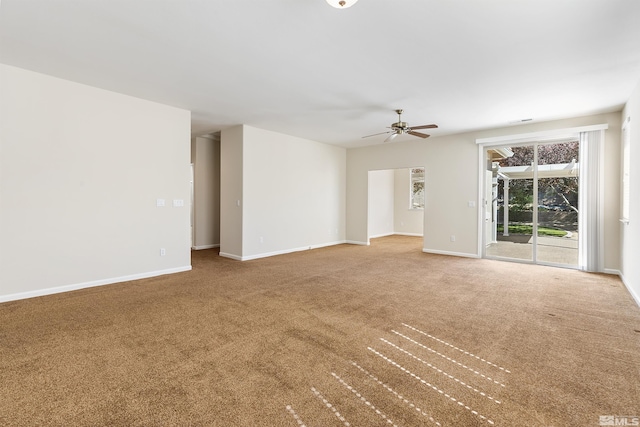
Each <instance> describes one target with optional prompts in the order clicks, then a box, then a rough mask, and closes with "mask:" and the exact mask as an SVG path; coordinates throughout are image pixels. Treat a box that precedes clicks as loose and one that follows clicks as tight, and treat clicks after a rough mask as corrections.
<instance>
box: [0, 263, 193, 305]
mask: <svg viewBox="0 0 640 427" xmlns="http://www.w3.org/2000/svg"><path fill="white" fill-rule="evenodd" d="M190 270H191V266H190V265H186V266H184V267H176V268H168V269H166V270H157V271H149V272H147V273H139V274H131V275H128V276H120V277H111V278H109V279H101V280H94V281H91V282H83V283H76V284H73V285H65V286H56V287H54V288H46V289H38V290H35V291H28V292H18V293H15V294H9V295H0V303H3V302H9V301H17V300H21V299H27V298H35V297H42V296H45V295H53V294H59V293H63V292H70V291H77V290H80V289H86V288H93V287H96V286H104V285H112V284H114V283H122V282H130V281H132V280H139V279H147V278H149V277H156V276H164V275H165V274H174V273H182V272H184V271H190Z"/></svg>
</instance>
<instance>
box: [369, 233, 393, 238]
mask: <svg viewBox="0 0 640 427" xmlns="http://www.w3.org/2000/svg"><path fill="white" fill-rule="evenodd" d="M394 234H396V233H394V232H391V233H382V234H376V235H375V236H369V238H370V239H377V238H378V237H387V236H393V235H394Z"/></svg>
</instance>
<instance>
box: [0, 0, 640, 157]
mask: <svg viewBox="0 0 640 427" xmlns="http://www.w3.org/2000/svg"><path fill="white" fill-rule="evenodd" d="M0 42H1V45H0V62H2V63H5V64H8V65H14V66H17V67H21V68H26V69H29V70H34V71H38V72H41V73H45V74H49V75H53V76H57V77H61V78H65V79H69V80H73V81H76V82H81V83H85V84H88V85H91V86H96V87H100V88H104V89H108V90H112V91H116V92H121V93H125V94H128V95H132V96H136V97H140V98H144V99H149V100H152V101H157V102H161V103H164V104H169V105H173V106H176V107H181V108H185V109H188V110H191V111H192V133H193V134H194V135H201V134H205V133H209V132H214V131H219V130H221V129H224V128H226V127H230V126H233V125H237V124H247V125H250V126H255V127H258V128H262V129H268V130H273V131H277V132H281V133H285V134H289V135H294V136H299V137H303V138H307V139H312V140H316V141H320V142H325V143H329V144H335V145H341V146H345V147H357V146H362V145H370V144H380V143H382V141H383V140H384V138H385V136H384V135H381V136H378V137H373V138H367V139H362V138H361V137H362V136H363V135H368V134H373V133H377V132H384V131H385V130H386V126H389V125H390V124H391V123H392V122H395V121H396V119H397V116H396V115H395V113H394V112H393V110H394V109H396V108H404V110H405V114H404V115H403V120H404V121H406V122H409V125H414V126H416V125H422V124H429V123H437V124H438V125H439V126H440V128H439V129H436V130H433V131H430V132H429V133H431V134H432V135H434V136H435V135H444V134H452V133H459V132H464V131H470V130H477V129H486V128H492V127H501V126H508V125H509V124H510V123H513V122H514V121H518V120H521V119H533V120H534V121H544V120H550V119H557V118H564V117H573V116H580V115H587V114H591V113H598V112H610V111H617V110H620V109H621V107H622V106H623V104H624V103H625V102H626V101H627V99H628V97H629V95H630V94H631V92H632V90H633V89H634V87H635V86H636V84H638V81H639V80H640V1H638V0H360V1H359V2H358V3H357V4H356V5H354V6H353V7H351V8H349V9H345V10H337V9H334V8H332V7H330V6H329V5H328V4H327V3H326V1H325V0H0ZM411 138H413V137H411V136H406V135H405V136H401V137H399V138H397V139H396V140H395V141H398V140H401V139H411ZM427 141H428V140H427Z"/></svg>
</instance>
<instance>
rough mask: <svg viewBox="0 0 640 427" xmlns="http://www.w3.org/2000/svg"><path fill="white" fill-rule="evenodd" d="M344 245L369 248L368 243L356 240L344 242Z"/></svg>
mask: <svg viewBox="0 0 640 427" xmlns="http://www.w3.org/2000/svg"><path fill="white" fill-rule="evenodd" d="M345 243H347V244H349V245H360V246H369V245H370V243H369V242H360V241H358V240H345Z"/></svg>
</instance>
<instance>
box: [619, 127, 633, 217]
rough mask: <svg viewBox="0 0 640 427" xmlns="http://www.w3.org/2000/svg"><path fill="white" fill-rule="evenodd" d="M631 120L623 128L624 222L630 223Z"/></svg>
mask: <svg viewBox="0 0 640 427" xmlns="http://www.w3.org/2000/svg"><path fill="white" fill-rule="evenodd" d="M629 121H630V118H629V117H627V120H625V122H624V125H623V126H622V218H621V219H622V221H623V222H626V223H628V222H629V197H630V194H631V193H630V192H629V169H630V166H631V155H630V153H629V151H630V149H631V136H630V133H629V132H630V130H631V129H630V124H629Z"/></svg>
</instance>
